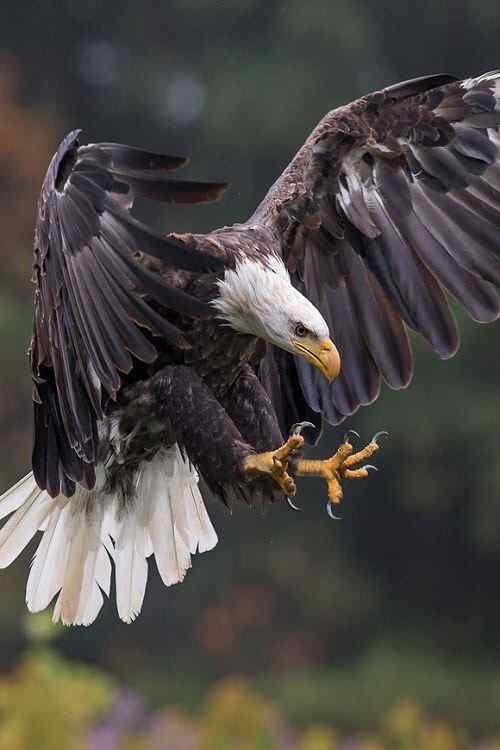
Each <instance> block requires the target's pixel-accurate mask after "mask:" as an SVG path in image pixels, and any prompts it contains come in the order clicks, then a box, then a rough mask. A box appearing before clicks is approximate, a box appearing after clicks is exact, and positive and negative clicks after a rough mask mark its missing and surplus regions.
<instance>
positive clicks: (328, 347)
mask: <svg viewBox="0 0 500 750" xmlns="http://www.w3.org/2000/svg"><path fill="white" fill-rule="evenodd" d="M321 349H322V351H324V352H331V351H332V349H333V343H332V342H331V341H330V339H325V340H323V341H322V342H321Z"/></svg>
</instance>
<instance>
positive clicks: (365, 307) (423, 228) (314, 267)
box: [250, 72, 500, 428]
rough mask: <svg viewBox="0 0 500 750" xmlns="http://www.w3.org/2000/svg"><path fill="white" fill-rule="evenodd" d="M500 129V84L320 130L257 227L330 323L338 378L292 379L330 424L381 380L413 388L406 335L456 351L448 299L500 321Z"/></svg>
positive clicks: (365, 107)
mask: <svg viewBox="0 0 500 750" xmlns="http://www.w3.org/2000/svg"><path fill="white" fill-rule="evenodd" d="M499 125H500V72H495V73H489V74H485V75H482V76H480V77H478V78H475V79H469V80H466V81H456V80H455V79H453V78H450V77H449V76H430V77H427V78H420V79H416V80H414V81H407V82H405V83H402V84H398V85H396V86H391V87H390V88H387V89H384V90H382V91H379V92H376V93H374V94H370V95H369V96H366V97H364V98H362V99H360V100H358V101H356V102H354V103H353V104H350V105H348V106H345V107H341V108H339V109H337V110H334V111H333V112H330V113H329V114H328V115H326V117H324V118H323V120H321V122H320V123H319V124H318V126H317V127H316V128H315V130H314V131H313V132H312V134H311V136H310V137H309V138H308V140H307V141H306V143H305V144H304V146H303V147H302V148H301V150H300V151H299V152H298V154H297V155H296V157H295V158H294V160H293V161H292V162H291V163H290V165H289V166H288V168H287V169H286V170H285V172H284V173H283V174H282V175H281V177H280V178H279V179H278V181H277V182H276V183H275V185H274V186H273V187H272V188H271V190H270V192H269V193H268V195H267V196H266V198H265V199H264V202H263V203H262V204H261V206H260V207H259V208H258V209H257V212H256V214H255V215H254V217H253V218H252V219H251V220H250V221H251V222H252V221H253V222H255V221H261V222H264V223H271V224H273V225H274V226H275V227H277V228H278V230H279V232H280V235H281V239H282V245H283V255H284V258H285V261H286V263H287V266H288V269H289V271H290V274H291V276H292V279H293V282H294V284H295V285H296V286H297V287H299V288H300V289H301V290H302V291H303V292H304V293H305V294H306V295H307V296H308V297H309V298H310V299H311V300H312V301H313V302H314V303H315V304H316V305H317V306H318V307H319V308H320V309H321V311H322V313H323V314H324V316H325V318H326V319H327V321H328V322H329V324H330V327H331V332H332V336H333V338H334V341H335V342H336V344H337V347H338V349H339V351H340V353H341V356H342V362H343V369H342V373H341V376H340V377H339V379H338V380H337V381H335V382H334V383H333V384H331V385H328V384H327V383H326V382H324V379H323V378H322V377H321V375H319V374H318V373H317V371H316V370H314V369H313V368H312V367H311V366H310V365H308V364H307V363H306V362H304V361H303V360H299V359H296V360H295V366H296V368H297V371H298V377H299V380H300V384H301V388H302V391H303V395H304V396H305V398H306V399H307V401H308V403H309V405H310V406H311V407H312V408H313V409H314V410H316V411H318V412H321V413H322V414H323V416H324V417H325V418H326V419H327V420H328V421H329V422H331V423H332V424H335V423H337V422H340V421H341V420H343V419H344V418H345V417H347V416H348V415H350V414H352V413H353V412H354V411H355V410H356V409H357V408H358V407H359V406H360V405H361V404H369V403H371V402H372V401H373V400H374V399H375V398H376V397H377V395H378V393H379V390H380V384H381V380H383V381H385V382H386V383H387V384H388V385H389V386H390V387H391V388H404V387H405V386H407V385H408V383H409V382H410V379H411V376H412V369H413V363H412V352H411V346H410V342H409V339H408V335H407V328H410V329H412V330H414V331H417V332H419V333H420V334H422V336H423V337H424V338H425V340H426V341H427V342H428V343H429V344H430V346H431V347H432V349H434V351H435V352H436V353H437V354H438V355H439V356H440V357H441V358H447V357H450V356H452V355H453V354H454V353H455V352H456V350H457V347H458V334H457V330H456V326H455V321H454V318H453V315H452V313H451V312H450V309H449V307H448V302H447V297H446V294H445V292H444V290H446V291H447V292H449V293H450V294H451V295H452V296H454V297H455V298H456V299H457V300H459V301H460V302H461V303H462V304H463V306H464V307H465V309H466V310H467V312H468V313H469V314H470V316H471V317H472V318H473V319H474V320H477V321H479V322H483V323H488V322H490V321H493V320H495V319H496V318H497V317H498V316H499V314H500V305H499V300H498V295H497V291H496V287H497V286H498V285H499V284H500V136H499ZM267 369H268V368H267ZM264 371H266V366H265V367H264ZM282 427H283V428H285V427H286V425H282Z"/></svg>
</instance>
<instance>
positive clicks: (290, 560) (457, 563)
mask: <svg viewBox="0 0 500 750" xmlns="http://www.w3.org/2000/svg"><path fill="white" fill-rule="evenodd" d="M499 20H500V11H499V9H498V2H497V0H479V1H478V0H474V1H473V0H455V1H454V2H453V3H451V2H450V3H447V4H446V3H441V4H438V3H435V2H434V0H422V2H419V3H411V4H409V3H404V2H401V1H400V0H335V2H331V1H330V0H311V2H308V3H305V2H303V1H302V0H285V1H278V0H196V1H195V0H166V1H165V2H163V3H157V2H153V1H152V0H143V2H142V3H141V4H140V7H139V6H138V4H137V3H136V2H132V0H124V1H123V2H118V1H117V0H108V2H106V3H102V2H98V0H56V1H55V2H47V3H41V2H39V0H22V2H13V0H5V1H4V2H3V3H1V4H0V50H1V52H0V110H1V113H2V116H1V117H0V223H1V227H2V240H1V241H0V341H1V346H2V348H1V357H0V360H1V364H2V366H1V367H0V424H1V426H2V460H1V461H0V486H1V488H2V489H3V488H4V487H7V486H9V485H10V484H11V483H13V482H14V481H15V480H16V479H17V478H18V476H20V475H21V474H23V473H24V472H25V471H26V467H27V465H28V463H29V455H30V443H31V400H30V399H31V386H30V379H29V374H28V368H27V366H26V357H25V352H26V348H27V345H28V342H29V335H30V326H31V323H30V318H31V293H32V289H31V285H30V283H29V278H30V274H31V235H32V228H33V217H34V213H35V204H36V195H37V192H38V189H39V186H40V184H41V181H42V178H43V174H44V171H45V169H46V166H47V164H48V161H49V159H50V156H51V154H52V152H53V151H54V149H55V147H56V145H57V143H58V141H59V139H60V138H61V137H62V135H63V134H64V133H65V132H66V131H68V130H69V129H71V128H74V127H82V128H83V129H84V131H85V133H84V137H85V138H88V139H89V140H114V141H124V142H128V143H135V144H140V145H143V146H145V147H150V148H156V149H158V150H163V151H165V152H170V153H185V154H190V155H191V156H192V166H190V167H188V169H187V170H186V172H185V174H186V176H192V177H194V176H195V177H199V178H206V179H228V180H229V181H230V182H231V184H232V188H231V190H230V191H229V192H228V194H227V196H226V197H225V198H224V200H223V201H222V202H220V203H218V204H215V205H213V206H201V207H189V208H186V207H168V209H166V210H162V211H161V212H156V213H155V212H154V211H153V210H152V208H151V207H149V206H146V205H144V206H142V205H141V206H140V207H139V210H140V213H141V215H143V216H144V218H147V219H148V220H149V221H152V222H154V223H155V224H156V225H157V226H158V227H159V228H161V229H165V230H166V229H175V230H177V231H183V230H194V231H203V230H206V229H209V228H211V227H214V226H218V225H222V224H230V223H232V222H234V221H238V220H241V219H244V218H245V217H246V216H248V215H249V213H250V212H251V211H252V209H253V208H254V207H255V206H256V205H257V203H258V202H259V201H260V199H261V198H262V196H263V195H264V193H265V191H266V190H267V188H268V186H269V185H270V184H271V183H272V181H273V180H274V179H275V178H276V177H277V175H278V174H279V173H280V171H281V169H282V168H283V167H284V166H285V164H286V163H287V162H288V161H289V159H290V157H291V155H292V154H293V152H294V151H295V149H297V148H298V146H299V145H300V144H301V143H302V141H303V139H304V137H305V136H306V134H307V133H308V132H309V130H310V129H311V128H312V127H313V125H314V124H315V123H316V122H317V120H318V119H319V117H320V116H321V115H322V114H323V113H324V112H325V111H326V110H327V109H329V108H331V107H333V106H336V105H338V104H339V103H341V102H343V101H346V100H349V99H351V98H354V97H355V96H358V95H360V94H362V93H364V92H366V91H368V90H370V89H375V88H378V87H381V86H383V85H386V84H389V83H392V82H394V81H397V80H402V79H405V78H409V77H411V76H416V75H421V74H424V73H432V72H445V71H447V72H452V73H455V74H457V75H470V74H475V73H479V72H482V71H485V70H488V69H493V68H495V67H498V66H499V65H500V57H499V51H498V26H499ZM457 316H458V319H459V322H460V326H461V330H462V334H463V346H462V351H461V352H460V354H459V355H458V356H457V357H456V358H454V359H453V360H452V361H450V362H440V361H438V360H436V358H435V357H433V356H432V355H431V354H430V353H429V351H427V349H426V347H425V346H424V345H423V344H422V343H421V342H419V341H415V351H416V359H417V368H416V375H415V379H414V383H413V385H412V388H411V390H410V391H409V392H398V393H393V392H389V391H388V390H387V389H384V391H383V393H382V395H381V397H380V399H379V400H378V402H377V403H376V404H375V405H373V406H372V407H370V409H368V410H364V411H362V412H359V413H358V414H357V415H355V416H354V417H353V418H352V419H351V420H350V422H349V425H348V426H349V427H354V428H356V429H358V430H359V431H360V432H361V433H362V434H363V436H364V437H368V436H369V435H371V434H373V433H374V432H375V431H376V430H378V429H380V428H381V427H385V428H387V429H389V430H390V431H391V441H390V442H388V443H386V444H385V445H384V450H383V452H381V453H380V459H379V460H377V463H379V464H380V466H381V467H382V468H383V469H384V471H381V472H380V473H379V474H378V475H376V476H375V477H370V480H369V483H357V484H356V485H355V486H352V487H349V488H348V489H347V490H346V501H345V504H344V508H343V520H342V522H341V523H337V524H334V523H331V522H329V521H328V519H327V517H326V515H325V513H324V488H323V486H322V485H321V484H319V483H318V484H316V485H314V484H313V483H311V484H310V485H308V486H307V489H306V488H305V487H304V488H303V489H301V492H300V495H299V497H298V501H299V503H300V504H301V506H302V507H303V511H302V513H300V514H299V513H292V512H291V511H290V510H289V509H288V508H287V507H273V508H271V509H270V510H268V511H267V513H266V514H261V513H259V512H258V511H257V512H255V511H251V510H249V509H246V508H238V509H235V511H234V513H233V515H232V516H231V517H229V516H228V514H227V513H226V511H225V510H224V509H223V508H221V507H219V506H218V505H215V504H214V505H213V506H211V508H210V512H211V514H212V516H213V519H214V523H215V525H216V527H217V531H218V533H219V538H220V540H221V541H220V543H219V545H218V546H217V547H216V548H215V550H213V551H212V552H210V554H207V555H203V556H202V557H200V558H199V559H197V560H196V561H195V564H194V569H193V570H192V571H191V573H190V575H189V576H188V577H187V578H186V580H185V582H184V583H183V584H182V586H180V587H174V588H172V589H169V590H168V591H167V590H165V588H164V587H163V586H162V584H161V582H160V580H159V578H158V576H157V575H156V572H153V571H151V578H150V584H149V585H148V591H147V594H146V601H145V605H144V608H143V611H142V613H141V616H140V618H139V620H138V621H137V622H136V623H135V624H134V625H133V626H125V625H123V624H121V623H119V622H118V621H117V618H116V614H115V612H114V611H113V610H114V608H113V606H111V605H108V606H106V607H105V609H104V612H103V614H102V615H101V616H100V618H99V620H98V622H97V623H96V624H95V625H94V626H93V627H92V628H90V629H88V630H87V629H74V630H64V629H62V628H61V629H56V630H52V629H51V626H50V625H49V623H48V620H43V619H42V620H33V619H31V618H30V619H29V620H28V625H27V626H26V627H24V628H23V627H20V623H25V622H26V621H25V604H24V586H25V580H26V577H27V566H28V564H29V558H30V553H29V551H28V552H27V553H26V554H25V555H24V556H23V557H22V558H21V559H20V560H18V561H17V562H16V563H15V565H13V566H12V567H11V568H10V569H9V570H8V571H2V602H3V606H2V609H1V610H0V639H1V641H0V642H1V644H2V647H1V648H0V666H1V667H2V668H3V669H4V670H10V672H9V673H8V674H9V675H10V676H6V677H5V679H4V681H3V683H2V721H1V723H0V736H1V737H4V736H5V738H6V739H5V740H3V743H4V744H3V745H0V750H3V747H9V748H10V747H12V748H13V749H14V750H18V748H24V747H29V749H30V750H32V748H33V747H40V748H43V747H47V748H48V747H51V748H52V747H60V748H62V750H65V748H66V747H69V748H72V747H73V746H74V745H72V744H71V742H78V741H79V740H78V739H77V737H80V738H81V737H83V736H84V735H85V731H86V729H85V728H87V729H88V731H90V732H91V736H92V737H93V738H94V739H95V738H96V737H100V738H101V740H102V742H104V740H103V739H102V737H104V736H106V737H108V738H109V732H110V731H111V730H109V727H108V725H107V724H106V722H104V724H100V723H99V722H97V724H96V717H97V714H98V713H99V712H100V711H101V710H102V709H103V708H105V704H106V701H108V700H109V699H110V696H111V695H112V694H113V688H110V689H109V691H108V690H107V689H103V687H102V686H103V685H105V684H108V683H107V682H106V680H104V682H103V681H102V679H103V678H102V677H101V674H100V673H99V672H96V673H94V672H93V671H91V672H87V671H83V672H82V671H81V670H80V667H75V672H74V674H73V672H72V668H71V666H70V663H69V662H64V661H61V657H66V658H68V659H70V658H71V659H75V660H79V661H83V662H87V663H91V664H93V665H95V666H96V668H98V669H100V670H103V671H104V672H105V674H109V675H112V678H110V679H111V680H112V682H113V683H114V685H115V687H116V689H119V691H120V696H121V697H120V698H119V699H118V702H117V704H116V706H115V707H114V708H113V709H111V713H110V715H111V717H112V718H113V717H114V719H113V720H115V721H118V719H117V718H116V716H117V715H121V714H120V711H121V712H122V713H125V714H126V715H127V716H128V717H129V718H130V717H131V716H132V717H135V718H134V721H135V722H136V723H135V724H134V725H133V726H132V727H131V728H128V729H127V730H126V731H125V730H123V738H122V739H120V740H119V743H120V744H115V745H112V744H108V745H101V747H106V750H108V749H110V750H117V749H118V750H123V748H126V750H146V749H147V750H163V748H164V747H166V746H168V750H176V748H179V750H187V749H188V748H189V750H192V749H193V748H198V747H202V748H203V750H205V748H207V747H214V748H217V750H219V748H220V747H222V745H221V744H218V745H217V744H214V743H220V742H229V743H233V744H232V745H230V746H231V747H238V745H237V744H236V743H240V745H241V746H242V747H245V744H244V743H245V742H246V743H247V746H248V743H252V742H253V743H254V745H252V746H255V747H259V744H258V743H261V744H260V746H261V747H265V748H267V747H270V748H274V747H288V746H290V747H294V748H297V747H298V748H300V749H301V750H326V749H327V748H335V750H344V748H345V747H348V748H349V750H351V749H355V750H358V749H359V748H363V750H380V748H382V749H383V750H385V748H389V749H390V750H396V749H397V750H407V748H411V750H413V748H421V747H422V748H423V747H425V748H431V750H432V748H434V747H435V748H439V750H441V749H442V750H448V748H453V749H455V748H458V749H460V748H462V747H465V746H467V742H469V741H472V740H470V738H469V737H468V735H467V734H463V728H465V729H466V730H467V731H468V732H470V733H471V737H472V738H473V739H474V738H475V737H476V736H500V735H499V732H500V721H499V719H498V716H499V715H500V697H499V696H500V666H499V664H498V659H497V654H498V632H499V630H500V597H499V596H498V591H499V584H498V582H499V580H500V461H499V458H498V443H497V440H496V436H497V433H498V414H499V413H500V390H499V387H498V385H499V377H498V361H499V344H498V330H499V329H498V324H497V325H496V326H487V327H479V326H476V325H474V324H473V323H472V322H471V321H470V320H468V319H466V317H465V315H464V314H463V313H462V312H460V311H457ZM343 429H344V427H341V428H340V429H339V430H337V431H334V430H328V431H327V432H326V433H325V437H324V439H323V442H322V444H321V446H320V449H319V450H320V452H321V453H322V454H323V453H326V452H327V451H330V450H331V449H332V448H333V447H334V444H335V442H337V441H338V438H339V436H341V435H342V432H343ZM46 638H49V639H51V645H52V648H53V649H54V653H58V654H59V655H60V656H59V657H56V656H55V655H54V653H53V654H47V653H45V652H42V653H40V654H39V655H37V656H36V657H34V656H33V655H32V654H30V655H29V656H23V653H24V652H25V649H26V646H27V644H28V643H29V642H30V641H32V640H33V639H35V640H36V641H37V642H38V643H39V642H41V641H44V640H45V639H46ZM20 659H21V661H19V660H20ZM16 665H17V666H16ZM12 670H13V671H12ZM235 674H236V675H241V676H242V677H241V679H235V678H234V675H235ZM228 680H229V681H228ZM254 684H256V685H258V686H259V690H258V692H254V689H253V688H252V687H251V686H252V685H254ZM83 685H85V687H82V686H83ZM71 691H73V694H74V696H76V695H78V696H79V697H78V700H76V701H75V700H73V701H72V699H71V697H70V696H71ZM127 691H129V692H127ZM87 693H88V700H87ZM104 693H106V696H105V697H104ZM108 693H109V694H108ZM124 695H125V698H124V697H123V696H124ZM137 696H144V698H137ZM30 701H31V702H30ZM67 702H68V703H69V704H71V705H69V707H68V708H66V706H67ZM78 703H81V705H80V706H79V705H77V704H78ZM18 704H19V705H18ZM73 704H75V705H73ZM144 705H148V706H149V707H152V708H149V709H148V710H146V709H145V708H144ZM151 710H153V711H154V713H153V714H150V713H148V711H151ZM56 716H57V717H58V718H57V720H56ZM145 717H146V718H145ZM193 717H195V718H193ZM240 717H241V722H240V721H239V720H238V719H239V718H240ZM383 717H385V718H383ZM109 721H111V719H109ZM442 721H444V722H445V723H441V722H442ZM43 722H46V725H45V724H44V725H43V726H42V725H41V724H42V723H43ZM144 722H146V723H144ZM148 722H149V723H148ZM58 724H60V725H61V726H60V727H58ZM53 725H54V726H53ZM70 725H71V728H70ZM127 726H128V725H127ZM61 727H62V728H61ZM50 731H53V732H67V735H65V737H67V738H68V739H67V740H66V739H65V738H64V737H63V735H62V734H61V735H59V734H58V735H57V738H56V737H55V735H54V736H53V739H52V740H51V739H50V737H51V735H50ZM5 732H7V733H8V734H5ZM106 732H108V734H106ZM228 732H232V733H233V734H232V735H231V736H229V735H227V733H228ZM360 732H362V733H363V735H362V736H360ZM349 733H351V734H349ZM226 735H227V736H226ZM351 735H352V737H353V738H355V740H354V739H353V740H352V742H353V743H354V744H350V745H349V744H346V743H347V740H346V741H345V742H344V740H343V737H344V736H347V737H348V738H349V737H350V736H351ZM165 737H168V744H167V745H166V744H165V742H166V740H165ZM177 737H180V738H181V739H179V741H178V742H177V739H175V738H177ZM228 737H229V739H228ZM45 738H48V739H47V740H46V739H45ZM464 738H465V739H464ZM101 740H100V741H101ZM82 741H83V740H82ZM92 741H93V740H92ZM96 741H97V739H96ZM15 742H17V745H16V744H15ZM89 742H90V740H89ZM109 742H111V740H109ZM176 742H177V745H176V744H175V743H176ZM182 742H184V744H182ZM286 742H289V743H292V744H291V745H290V744H289V745H286V744H284V743H286ZM499 742H500V740H499ZM6 743H7V744H6ZM8 743H10V744H8ZM23 743H24V744H23ZM44 743H45V744H44ZM65 743H66V744H65ZM67 743H70V744H67ZM162 743H163V744H162ZM189 743H191V744H189ZM200 743H201V744H200ZM203 743H205V744H204V745H203ZM210 743H212V745H210ZM242 743H243V744H242ZM266 743H267V744H266ZM280 743H281V744H280ZM293 743H295V744H293ZM355 743H357V744H355ZM464 743H465V744H464ZM93 747H97V745H94V746H93ZM482 747H488V750H490V749H491V748H493V747H494V744H491V743H490V744H489V745H487V746H486V745H484V746H482ZM497 747H498V745H497Z"/></svg>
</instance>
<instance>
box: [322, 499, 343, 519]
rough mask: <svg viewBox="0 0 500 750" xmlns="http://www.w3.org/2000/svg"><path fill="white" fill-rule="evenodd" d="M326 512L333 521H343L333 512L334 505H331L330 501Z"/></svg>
mask: <svg viewBox="0 0 500 750" xmlns="http://www.w3.org/2000/svg"><path fill="white" fill-rule="evenodd" d="M326 512H327V513H328V515H329V516H330V518H331V519H332V520H333V521H341V520H342V516H336V515H335V513H334V512H333V510H332V504H331V502H330V501H328V502H327V504H326Z"/></svg>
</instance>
